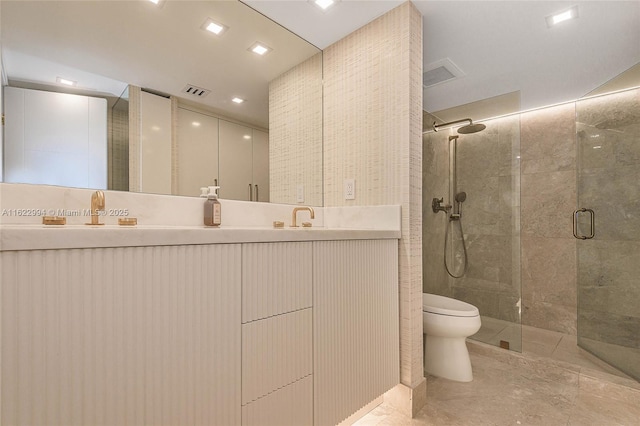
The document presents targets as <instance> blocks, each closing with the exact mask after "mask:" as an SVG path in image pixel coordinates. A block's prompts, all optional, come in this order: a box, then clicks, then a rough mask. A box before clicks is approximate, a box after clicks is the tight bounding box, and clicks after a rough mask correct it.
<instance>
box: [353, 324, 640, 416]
mask: <svg viewBox="0 0 640 426" xmlns="http://www.w3.org/2000/svg"><path fill="white" fill-rule="evenodd" d="M557 334H560V333H554V332H547V330H539V329H532V330H528V329H527V328H526V327H525V328H523V331H522V335H523V337H524V339H523V340H524V344H523V349H524V352H523V353H522V354H520V353H517V352H513V351H507V350H504V349H500V348H496V347H494V346H490V345H487V344H483V343H479V342H475V341H469V342H468V343H467V346H468V347H469V352H470V355H471V363H472V366H473V372H474V380H473V381H472V382H470V383H458V382H453V381H450V380H446V379H441V378H438V377H433V376H427V405H426V406H425V407H424V408H423V409H422V410H421V411H420V412H419V413H418V415H417V416H416V417H415V418H413V419H411V418H409V417H407V416H404V415H403V414H402V413H401V412H399V411H396V410H395V409H394V408H393V407H391V406H389V405H388V404H382V405H380V406H378V407H376V408H375V409H374V410H372V411H371V412H370V413H369V414H367V415H366V416H364V417H363V418H361V419H360V420H359V421H358V422H356V423H355V425H357V426H369V425H399V426H404V425H437V426H441V425H442V426H449V425H455V426H464V425H474V426H475V425H543V426H555V425H562V426H567V425H570V426H590V425H593V426H610V425H611V426H613V425H625V426H636V425H638V426H640V383H638V382H636V381H635V380H631V379H627V378H625V377H621V376H620V375H612V374H610V370H611V369H610V367H608V366H607V365H606V364H603V363H599V362H597V359H595V357H592V356H591V355H590V354H588V353H586V352H584V351H582V350H580V349H579V348H577V346H575V344H574V343H573V341H572V338H571V336H566V335H560V336H557ZM573 339H575V337H574V338H573ZM567 360H569V361H570V362H567ZM615 371H617V370H615Z"/></svg>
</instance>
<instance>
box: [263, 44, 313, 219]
mask: <svg viewBox="0 0 640 426" xmlns="http://www.w3.org/2000/svg"><path fill="white" fill-rule="evenodd" d="M269 179H270V182H269V188H270V194H269V195H270V200H271V202H272V203H285V204H296V203H298V201H297V198H296V187H297V185H303V186H304V203H305V204H308V205H312V206H321V205H322V190H323V188H322V52H320V53H318V54H316V55H314V56H312V57H311V58H310V59H308V60H306V61H305V62H303V63H301V64H299V65H297V66H295V67H294V68H292V69H291V70H289V71H287V72H286V73H284V74H282V75H281V76H279V77H277V78H276V79H274V80H273V81H271V82H270V83H269Z"/></svg>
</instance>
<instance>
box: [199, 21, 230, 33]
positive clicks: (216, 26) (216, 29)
mask: <svg viewBox="0 0 640 426" xmlns="http://www.w3.org/2000/svg"><path fill="white" fill-rule="evenodd" d="M200 28H202V29H203V30H206V31H209V32H210V33H214V34H215V35H221V34H222V33H223V32H225V31H227V30H228V29H229V27H227V26H226V25H224V24H221V23H219V22H216V21H214V20H213V19H211V18H207V20H206V21H204V24H202V26H201V27H200Z"/></svg>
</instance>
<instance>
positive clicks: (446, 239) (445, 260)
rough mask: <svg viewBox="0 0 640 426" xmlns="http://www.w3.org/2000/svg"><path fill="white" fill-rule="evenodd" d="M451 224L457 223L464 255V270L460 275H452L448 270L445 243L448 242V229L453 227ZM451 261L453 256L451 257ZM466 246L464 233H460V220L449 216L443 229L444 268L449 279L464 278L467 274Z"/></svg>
mask: <svg viewBox="0 0 640 426" xmlns="http://www.w3.org/2000/svg"><path fill="white" fill-rule="evenodd" d="M453 222H457V223H458V227H459V228H460V239H461V240H462V252H463V253H464V268H463V269H462V273H461V274H460V275H454V274H453V273H452V272H451V271H450V270H449V264H448V263H447V245H448V244H447V243H448V242H449V228H451V227H452V226H455V225H453ZM452 259H453V256H452ZM467 260H468V259H467V244H466V242H465V241H464V233H463V232H462V218H461V217H460V216H459V215H458V217H453V215H451V216H449V223H447V227H446V228H445V232H444V268H445V269H446V270H447V274H449V275H450V276H451V277H453V278H462V276H464V274H465V273H466V272H467V264H468V263H469V262H468V261H467Z"/></svg>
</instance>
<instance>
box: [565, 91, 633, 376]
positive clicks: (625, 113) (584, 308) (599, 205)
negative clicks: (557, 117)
mask: <svg viewBox="0 0 640 426" xmlns="http://www.w3.org/2000/svg"><path fill="white" fill-rule="evenodd" d="M576 132H577V148H578V170H577V183H578V185H577V189H578V194H577V195H578V196H577V199H578V205H577V206H576V210H575V212H574V214H573V222H574V229H573V231H574V236H575V237H576V238H577V239H578V241H577V271H578V280H577V281H578V329H577V331H578V345H579V346H580V347H582V348H583V349H585V350H587V351H589V352H591V353H592V354H594V355H596V356H597V357H599V358H600V359H602V360H604V361H605V362H607V363H609V364H611V365H613V366H614V367H616V368H617V369H619V370H621V371H622V372H624V373H626V374H628V375H629V376H631V377H633V378H635V379H636V380H640V89H638V88H635V89H631V90H625V91H620V92H617V93H611V94H606V95H600V96H593V97H589V98H584V99H581V100H579V101H577V103H576Z"/></svg>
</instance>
